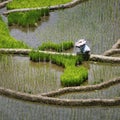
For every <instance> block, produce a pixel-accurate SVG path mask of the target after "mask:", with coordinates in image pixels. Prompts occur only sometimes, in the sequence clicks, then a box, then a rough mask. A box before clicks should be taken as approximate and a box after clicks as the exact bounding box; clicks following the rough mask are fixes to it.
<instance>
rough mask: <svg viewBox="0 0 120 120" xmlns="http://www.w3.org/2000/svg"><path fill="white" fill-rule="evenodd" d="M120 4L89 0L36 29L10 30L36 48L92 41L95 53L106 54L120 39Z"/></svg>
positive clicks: (117, 0) (115, 0) (54, 15)
mask: <svg viewBox="0 0 120 120" xmlns="http://www.w3.org/2000/svg"><path fill="white" fill-rule="evenodd" d="M119 5H120V0H89V1H88V2H83V3H81V4H80V5H77V6H76V7H73V8H70V9H65V10H59V11H54V12H51V13H50V16H49V18H48V20H47V21H44V22H42V23H41V24H40V25H39V26H38V27H37V28H35V29H34V31H32V30H31V29H32V28H26V29H25V28H24V30H25V31H23V29H21V28H19V27H9V29H10V32H11V35H12V36H14V37H16V38H17V39H20V40H23V41H25V42H26V43H27V44H28V45H30V46H32V47H37V46H39V45H40V44H41V43H42V42H45V41H49V40H50V41H54V42H56V43H59V42H60V41H65V40H73V41H74V42H75V41H77V40H78V39H80V38H86V39H88V45H89V46H90V47H91V50H92V53H103V52H104V51H105V50H108V49H110V48H111V46H112V45H113V44H114V43H115V42H116V41H117V40H118V38H120V34H119V33H120V27H119V26H120V8H119Z"/></svg>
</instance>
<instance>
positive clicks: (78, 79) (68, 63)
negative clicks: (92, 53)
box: [29, 51, 88, 86]
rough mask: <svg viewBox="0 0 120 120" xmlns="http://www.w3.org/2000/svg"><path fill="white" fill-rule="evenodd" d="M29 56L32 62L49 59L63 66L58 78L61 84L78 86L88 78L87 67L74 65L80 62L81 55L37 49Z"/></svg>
mask: <svg viewBox="0 0 120 120" xmlns="http://www.w3.org/2000/svg"><path fill="white" fill-rule="evenodd" d="M29 56H30V60H32V61H34V62H39V61H47V62H48V61H51V63H54V64H57V65H59V66H62V67H64V68H65V70H64V73H63V74H62V75H61V78H60V79H61V84H62V85H63V86H78V85H80V84H81V83H82V82H83V81H85V80H86V79H87V78H88V71H87V69H86V68H85V67H83V66H82V65H80V66H76V65H78V63H79V64H81V63H82V61H83V59H82V56H72V55H60V54H48V53H42V52H39V51H32V52H31V53H30V54H29Z"/></svg>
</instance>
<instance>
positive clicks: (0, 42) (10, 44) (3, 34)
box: [0, 16, 28, 48]
mask: <svg viewBox="0 0 120 120" xmlns="http://www.w3.org/2000/svg"><path fill="white" fill-rule="evenodd" d="M0 48H28V46H27V45H26V44H25V43H23V42H21V41H17V40H16V39H15V38H13V37H11V36H10V34H9V30H8V28H7V25H6V24H5V23H4V21H3V20H2V17H1V16H0Z"/></svg>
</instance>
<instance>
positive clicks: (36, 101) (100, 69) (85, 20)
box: [0, 0, 120, 120]
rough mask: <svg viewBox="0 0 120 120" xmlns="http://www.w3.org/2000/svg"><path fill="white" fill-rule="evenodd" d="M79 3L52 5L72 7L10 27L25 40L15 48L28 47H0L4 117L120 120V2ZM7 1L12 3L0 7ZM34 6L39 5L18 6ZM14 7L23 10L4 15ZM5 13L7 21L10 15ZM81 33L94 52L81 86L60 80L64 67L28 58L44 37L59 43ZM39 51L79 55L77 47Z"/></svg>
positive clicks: (0, 109)
mask: <svg viewBox="0 0 120 120" xmlns="http://www.w3.org/2000/svg"><path fill="white" fill-rule="evenodd" d="M0 2H1V1H0ZM10 2H11V1H10ZM80 2H81V1H80V0H78V1H77V0H76V1H73V2H70V4H68V3H65V4H62V5H55V6H54V7H50V9H51V8H52V10H53V8H54V10H56V9H59V8H60V9H61V8H62V9H63V8H66V5H67V7H68V8H69V7H72V8H69V9H64V10H58V11H52V12H50V14H49V16H48V17H47V18H46V17H45V18H43V19H42V21H41V22H40V23H37V24H36V26H34V27H31V26H27V27H21V26H18V25H12V26H8V29H9V31H10V36H12V37H14V38H15V39H19V40H21V41H22V42H21V41H20V43H14V44H13V45H11V46H14V47H16V44H17V46H19V44H20V45H22V48H23V49H22V48H21V47H20V46H19V49H18V48H14V49H13V48H9V47H8V48H2V47H1V49H0V53H1V55H0V94H1V96H0V118H2V119H3V120H8V119H9V120H16V119H25V120H27V119H29V120H32V119H33V118H34V119H35V120H38V119H42V120H44V119H46V120H56V119H58V120H61V119H62V120H67V119H68V120H73V119H76V120H79V119H81V120H90V119H94V120H96V119H97V120H99V119H100V120H101V119H103V120H108V119H109V120H113V119H115V120H119V119H120V115H119V112H120V91H119V87H120V57H119V55H120V40H119V38H120V36H119V32H120V29H119V24H120V23H119V18H120V9H119V5H120V1H119V0H114V1H113V0H106V2H105V1H104V0H97V1H95V0H90V1H86V2H82V3H81V4H79V3H80ZM6 4H8V2H7V1H5V3H2V4H0V5H1V6H5V5H6ZM77 4H78V5H77ZM97 5H99V8H98V6H97ZM106 5H108V6H106ZM11 6H12V5H11ZM73 6H74V7H73ZM96 6H97V7H96ZM33 9H36V8H29V9H28V8H24V9H19V10H20V11H26V10H27V11H30V10H33ZM11 11H12V12H16V11H17V12H18V9H14V10H10V11H6V8H3V9H1V10H0V13H1V14H2V13H4V14H10V12H11ZM103 11H104V12H103ZM90 13H91V14H90ZM95 13H97V14H95ZM75 14H76V15H77V16H75ZM1 16H2V19H3V20H4V21H5V23H6V24H7V21H8V20H7V17H5V16H3V15H1ZM68 16H69V17H68ZM81 16H82V18H81ZM66 18H69V20H67V19H66ZM78 20H79V21H78ZM68 25H70V26H68ZM66 26H68V27H66ZM52 33H54V34H52ZM6 36H8V33H7V34H6ZM10 36H9V37H10ZM81 37H82V38H84V37H85V38H87V39H88V41H87V43H88V45H89V46H90V47H91V53H92V54H91V56H90V60H89V61H86V62H83V63H82V64H83V66H84V67H86V68H87V69H88V79H87V80H86V81H85V82H83V84H81V85H80V86H77V87H75V86H74V87H63V86H62V85H61V83H60V76H61V75H62V74H63V73H64V68H63V67H60V66H57V65H55V64H52V63H51V62H45V61H43V62H33V61H30V58H29V57H28V55H29V53H30V52H31V51H32V49H33V48H34V49H36V48H37V47H38V46H39V45H41V44H42V43H43V41H50V39H51V41H52V42H55V43H60V41H66V40H73V42H75V41H76V40H77V39H79V38H81ZM10 39H11V40H12V39H13V38H11V37H10ZM23 43H25V44H23ZM31 48H32V49H31ZM37 51H38V50H37V49H36V52H37ZM39 52H40V53H49V54H60V55H61V54H62V55H63V54H65V55H72V56H76V53H75V48H73V49H71V50H70V51H67V52H66V53H64V52H60V53H58V52H52V51H39ZM14 98H16V99H14Z"/></svg>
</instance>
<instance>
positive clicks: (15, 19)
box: [8, 8, 49, 27]
mask: <svg viewBox="0 0 120 120" xmlns="http://www.w3.org/2000/svg"><path fill="white" fill-rule="evenodd" d="M48 15H49V9H48V8H41V9H40V10H32V11H26V12H15V13H10V14H9V15H8V24H9V25H13V24H17V25H21V26H23V27H26V26H36V22H38V21H40V20H41V17H43V16H48Z"/></svg>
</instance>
